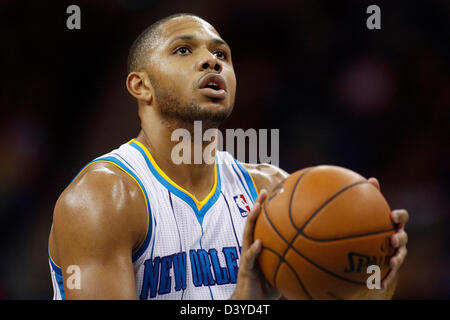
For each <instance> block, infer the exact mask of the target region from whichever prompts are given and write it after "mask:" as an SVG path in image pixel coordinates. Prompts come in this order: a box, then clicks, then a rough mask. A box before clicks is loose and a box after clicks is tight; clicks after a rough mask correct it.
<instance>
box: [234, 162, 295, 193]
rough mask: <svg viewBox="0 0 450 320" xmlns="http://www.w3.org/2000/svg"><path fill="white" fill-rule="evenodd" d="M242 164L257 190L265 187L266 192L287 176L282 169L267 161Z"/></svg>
mask: <svg viewBox="0 0 450 320" xmlns="http://www.w3.org/2000/svg"><path fill="white" fill-rule="evenodd" d="M242 166H243V167H244V168H245V169H247V171H248V172H249V173H250V175H251V176H252V178H253V180H254V181H255V184H256V187H257V188H258V190H263V189H265V190H266V191H267V192H268V193H270V192H271V191H272V190H273V188H275V186H276V185H277V184H279V183H280V182H281V181H283V180H284V179H286V178H287V177H288V176H289V174H288V173H287V172H286V171H284V170H283V169H281V168H278V167H276V166H274V165H271V164H267V163H261V164H251V163H243V164H242Z"/></svg>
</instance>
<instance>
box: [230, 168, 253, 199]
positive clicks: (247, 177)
mask: <svg viewBox="0 0 450 320" xmlns="http://www.w3.org/2000/svg"><path fill="white" fill-rule="evenodd" d="M233 160H234V162H235V163H236V165H237V166H238V168H239V170H240V171H241V172H242V174H243V175H244V179H245V182H247V186H248V188H249V189H250V193H251V195H252V196H251V198H252V199H253V202H255V201H256V198H258V192H256V188H255V185H254V184H253V179H252V177H250V174H249V173H248V171H247V170H246V169H245V168H244V167H243V166H242V165H241V164H240V163H239V162H238V161H237V160H236V159H233Z"/></svg>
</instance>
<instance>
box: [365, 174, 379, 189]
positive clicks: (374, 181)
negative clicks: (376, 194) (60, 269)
mask: <svg viewBox="0 0 450 320" xmlns="http://www.w3.org/2000/svg"><path fill="white" fill-rule="evenodd" d="M368 181H369V183H370V184H372V185H373V186H374V187H375V188H377V189H378V190H380V183H379V182H378V179H377V178H374V177H372V178H369V179H368Z"/></svg>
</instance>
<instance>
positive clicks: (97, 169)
mask: <svg viewBox="0 0 450 320" xmlns="http://www.w3.org/2000/svg"><path fill="white" fill-rule="evenodd" d="M146 214H147V211H146V205H145V201H144V197H143V195H142V192H141V191H140V189H139V187H138V186H137V184H136V183H135V182H134V181H132V179H131V178H130V177H128V176H127V175H126V174H125V173H124V172H123V171H121V170H120V169H119V168H117V167H115V166H114V165H112V164H107V163H98V164H93V165H91V166H90V167H88V169H87V170H86V172H85V173H83V174H82V175H81V176H79V177H77V178H76V180H75V181H74V182H73V183H72V184H71V185H70V186H69V187H68V188H67V189H66V190H65V191H64V192H63V193H62V195H61V196H60V198H59V199H58V201H57V203H56V206H55V210H54V215H53V226H52V231H51V234H50V239H49V250H50V255H51V257H52V259H53V260H54V262H55V263H56V264H57V265H59V266H60V267H61V269H62V274H63V279H64V292H65V296H66V299H136V288H135V279H134V271H133V265H132V259H131V257H132V253H133V250H137V248H138V246H139V245H140V244H141V243H142V242H143V241H144V239H145V236H146V230H147V229H146V225H147V215H146ZM70 265H76V266H78V267H79V268H80V272H81V274H80V275H81V282H80V288H79V289H69V288H68V287H67V283H66V282H67V278H66V277H67V276H69V274H67V273H66V272H65V271H66V270H67V268H68V266H70Z"/></svg>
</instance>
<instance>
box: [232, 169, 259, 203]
mask: <svg viewBox="0 0 450 320" xmlns="http://www.w3.org/2000/svg"><path fill="white" fill-rule="evenodd" d="M231 167H232V168H233V171H234V172H235V173H236V176H237V177H238V179H239V182H240V183H241V185H242V187H243V188H244V190H245V193H246V194H247V196H248V197H249V199H250V201H252V202H253V203H254V202H255V200H253V197H252V196H251V195H250V192H249V191H248V189H247V187H246V186H245V183H244V182H243V181H242V179H241V175H240V174H239V172H238V171H237V170H236V168H235V167H234V166H233V164H231Z"/></svg>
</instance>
